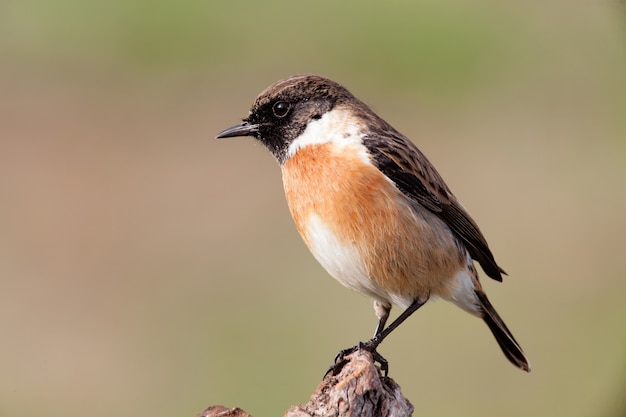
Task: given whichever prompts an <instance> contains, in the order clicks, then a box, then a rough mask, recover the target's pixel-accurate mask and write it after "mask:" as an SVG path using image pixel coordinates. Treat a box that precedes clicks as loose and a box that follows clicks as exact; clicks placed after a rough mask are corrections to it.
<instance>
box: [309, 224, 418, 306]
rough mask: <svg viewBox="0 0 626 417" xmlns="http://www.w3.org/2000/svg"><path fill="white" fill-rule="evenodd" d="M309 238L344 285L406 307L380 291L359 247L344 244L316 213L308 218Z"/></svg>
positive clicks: (318, 255)
mask: <svg viewBox="0 0 626 417" xmlns="http://www.w3.org/2000/svg"><path fill="white" fill-rule="evenodd" d="M307 235H308V245H309V249H310V250H311V253H313V256H314V257H315V259H316V260H317V261H318V262H319V263H320V264H321V265H322V266H323V267H324V269H325V270H326V271H327V272H328V273H329V274H330V275H331V276H332V277H333V278H335V279H336V280H337V281H339V282H340V283H341V284H343V285H344V286H346V287H348V288H350V289H353V290H355V291H357V292H360V293H361V294H364V295H367V296H369V297H372V298H374V299H377V300H380V301H384V302H388V303H394V302H395V303H396V304H399V305H403V304H406V302H405V301H404V300H402V301H401V300H398V299H397V297H394V296H393V295H391V294H389V293H387V292H386V291H384V290H383V289H382V288H380V287H379V286H378V285H377V284H376V283H375V282H374V281H373V280H372V279H371V278H370V277H369V274H368V271H367V267H366V266H365V262H363V260H362V259H361V256H360V254H359V252H358V250H357V248H356V246H355V245H350V244H345V243H342V242H340V241H339V240H338V239H337V238H336V236H335V235H334V234H333V232H332V231H331V230H330V228H328V227H327V226H326V225H325V224H324V223H323V222H322V220H321V219H320V218H319V217H318V216H316V215H315V214H312V215H311V216H310V217H309V219H308V224H307ZM409 303H410V302H409Z"/></svg>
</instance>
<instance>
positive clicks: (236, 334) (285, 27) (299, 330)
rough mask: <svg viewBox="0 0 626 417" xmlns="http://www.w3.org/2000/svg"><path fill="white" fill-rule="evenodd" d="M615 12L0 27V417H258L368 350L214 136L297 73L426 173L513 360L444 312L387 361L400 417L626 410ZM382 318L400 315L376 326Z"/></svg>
mask: <svg viewBox="0 0 626 417" xmlns="http://www.w3.org/2000/svg"><path fill="white" fill-rule="evenodd" d="M625 18H626V10H625V8H624V4H623V3H620V2H615V1H609V0H607V1H584V0H579V1H571V2H565V1H554V2H542V1H534V2H532V1H531V2H495V1H493V2H491V1H485V0H478V1H475V2H464V1H460V0H441V1H434V0H426V1H418V2H403V1H393V2H387V3H385V4H382V3H379V2H374V1H366V2H359V3H358V4H357V3H354V2H348V3H334V2H316V3H314V4H313V3H299V2H287V1H272V2H252V1H241V2H230V3H228V4H227V2H203V1H192V0H188V1H182V2H176V3H175V2H167V1H164V0H157V1H152V2H148V1H141V0H134V1H131V2H122V1H121V0H114V1H111V2H106V3H103V2H99V3H95V2H93V3H92V2H79V1H76V0H60V1H55V2H47V1H43V0H32V1H19V2H18V1H15V0H5V1H4V2H2V3H1V4H0V335H1V339H0V416H35V415H42V414H45V415H47V416H49V417H73V416H83V415H86V414H88V415H91V416H95V417H99V416H102V417H104V416H112V415H120V416H121V415H150V416H173V415H176V416H194V415H196V414H197V413H198V412H200V411H201V410H202V409H203V408H204V407H206V406H208V405H210V404H217V403H221V404H224V405H227V406H240V407H242V408H244V409H245V410H247V411H249V412H250V413H252V414H253V415H256V416H264V415H266V416H269V415H282V413H283V412H284V410H286V409H287V408H288V407H289V406H290V405H291V404H296V403H301V402H305V401H306V400H307V398H308V396H309V394H310V393H311V392H312V391H313V389H314V388H315V387H316V385H317V383H318V382H319V380H320V379H321V376H322V374H323V372H324V370H325V369H326V367H327V366H328V365H329V364H330V362H331V360H332V358H333V357H334V355H335V353H336V352H337V351H338V350H339V349H341V348H345V347H348V346H350V345H353V344H354V343H356V342H357V341H358V340H363V339H366V338H368V337H369V336H370V334H371V332H372V331H373V329H374V325H375V317H374V314H373V311H372V309H371V301H370V300H368V299H366V298H364V297H362V296H359V295H358V294H355V293H352V292H350V291H348V290H346V289H344V288H343V287H341V286H340V285H339V284H337V283H336V282H334V281H333V280H332V279H331V278H330V277H329V276H327V275H326V273H325V272H324V271H323V270H322V269H321V267H319V266H318V265H317V264H316V262H315V261H314V259H313V258H312V256H310V255H309V253H308V252H307V250H306V248H305V247H304V245H303V244H302V243H301V242H300V238H299V237H298V236H297V233H296V231H295V228H294V227H293V225H292V224H291V219H290V217H289V214H288V211H287V209H286V205H285V202H284V197H283V195H282V185H281V183H280V173H279V169H278V166H277V164H276V163H275V162H274V161H273V159H272V157H271V156H270V155H269V154H268V153H267V152H266V151H265V150H264V149H262V147H261V146H259V145H258V144H256V143H254V142H253V141H252V140H246V139H232V140H223V141H217V140H214V139H213V138H214V136H215V134H216V133H217V132H219V131H220V130H221V129H223V128H226V127H229V126H231V125H232V124H234V123H237V122H238V121H239V120H240V119H241V118H242V117H244V116H245V115H246V113H247V111H248V107H249V105H250V104H251V103H252V100H253V99H254V98H255V96H256V95H257V94H258V92H260V91H261V90H262V89H263V88H265V87H266V86H267V85H268V84H270V83H271V82H273V81H275V80H277V79H280V78H284V77H286V76H288V75H291V74H295V73H303V72H314V73H320V74H323V75H326V76H329V77H331V78H333V79H335V80H337V81H339V82H341V83H343V84H344V85H346V86H347V87H348V88H350V89H351V90H352V91H353V92H354V93H355V94H356V95H357V96H358V97H360V98H361V99H363V100H365V101H366V102H368V103H369V104H371V105H372V106H373V107H374V108H375V109H376V110H377V111H378V112H379V113H380V114H381V115H382V116H383V117H384V118H385V119H387V120H388V121H389V122H391V123H392V124H393V125H394V126H396V127H397V128H398V129H399V130H400V131H402V132H403V133H405V134H407V135H408V136H409V137H410V138H412V139H413V140H414V141H415V142H416V143H417V144H418V146H420V148H421V149H422V150H423V151H424V152H425V153H426V154H427V155H428V156H429V158H430V159H431V160H432V162H433V163H434V164H435V165H436V166H437V167H438V169H439V171H440V172H441V174H442V175H443V176H444V178H445V179H446V181H447V182H448V184H449V185H450V187H451V188H452V189H453V191H454V192H455V194H456V195H457V196H458V197H459V198H460V199H461V200H462V201H463V203H464V204H465V206H466V207H467V208H468V209H469V210H470V212H471V213H472V215H473V217H474V218H475V219H476V220H477V221H478V223H479V224H480V226H481V228H482V230H483V231H484V233H485V234H486V236H487V238H488V239H489V242H490V245H491V247H492V248H493V250H494V253H495V255H496V258H497V259H498V262H499V263H500V264H502V265H503V266H504V268H505V269H506V270H507V271H508V272H509V275H510V276H509V277H508V278H507V279H506V280H505V282H504V283H503V284H498V283H496V282H493V281H491V280H488V279H483V282H484V284H485V286H486V288H487V291H488V293H489V294H490V297H491V299H492V301H493V303H494V304H495V306H496V307H497V308H498V311H499V312H500V313H501V314H502V316H503V317H504V318H505V320H506V321H507V323H508V324H509V326H510V328H511V329H512V330H513V333H514V334H515V335H516V337H517V338H518V340H519V341H520V342H521V344H522V346H523V347H524V349H525V351H526V353H527V354H528V355H529V357H530V359H531V363H532V365H533V372H532V373H530V374H528V375H527V374H524V373H522V372H520V371H518V370H516V369H515V368H513V367H512V366H510V365H509V364H508V363H507V361H506V359H505V358H504V357H503V356H502V354H501V353H500V351H499V349H498V346H497V344H496V343H495V341H494V340H493V339H492V336H491V335H490V334H489V331H488V329H487V327H486V326H484V325H483V324H482V323H481V322H479V320H476V319H474V318H472V317H469V316H468V315H466V314H464V313H463V312H462V311H460V310H458V309H456V308H455V307H453V306H451V305H448V304H445V303H444V302H435V303H430V304H429V305H428V306H426V307H425V308H424V309H423V310H420V312H418V313H417V314H416V315H415V316H413V317H412V318H411V319H410V320H409V321H408V322H407V323H406V324H404V325H403V326H402V327H401V328H400V329H399V330H398V331H397V332H395V333H394V334H393V336H391V337H390V338H389V339H388V340H387V341H386V342H385V343H384V345H383V346H382V348H381V353H383V354H384V355H385V356H386V357H387V358H388V359H389V360H390V366H391V369H390V372H391V376H392V377H393V378H394V379H395V380H396V381H397V382H398V383H399V384H400V385H401V386H402V388H403V391H404V393H405V395H406V396H407V397H408V398H409V399H410V400H411V401H412V402H413V404H414V405H415V408H416V411H415V415H416V416H459V415H464V416H482V417H486V416H502V415H506V416H511V417H513V416H529V415H533V416H551V417H556V416H567V417H575V416H590V415H593V416H618V415H626V402H625V400H624V398H625V397H624V392H625V390H626V303H624V296H626V279H625V278H626V276H625V275H626V274H625V272H624V267H623V264H622V261H623V260H624V253H625V252H624V251H625V247H626V245H625V243H624V236H625V234H626V217H625V214H626V192H625V191H626V189H625V185H624V182H625V180H626V83H625V80H626V75H625V74H626V54H625V49H624V35H625V27H624V19H625ZM394 312H395V314H397V313H398V311H397V309H396V310H394Z"/></svg>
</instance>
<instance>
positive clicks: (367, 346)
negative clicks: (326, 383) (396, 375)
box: [324, 337, 389, 378]
mask: <svg viewBox="0 0 626 417" xmlns="http://www.w3.org/2000/svg"><path fill="white" fill-rule="evenodd" d="M379 343H380V342H379V341H378V340H377V339H376V338H375V337H374V338H373V339H370V340H368V341H367V342H359V344H358V345H356V346H353V347H351V348H348V349H343V350H340V351H339V353H337V356H335V362H334V364H333V365H331V367H330V368H328V370H327V371H326V373H325V374H324V378H326V376H327V375H328V374H332V375H333V376H336V375H338V374H339V372H341V370H342V369H343V367H344V366H345V365H346V364H347V363H348V359H346V356H348V355H350V354H352V353H354V352H356V351H358V350H365V351H367V352H369V353H371V354H372V357H373V358H374V361H375V362H378V363H379V364H380V370H381V371H383V374H384V375H385V377H387V374H388V373H389V362H388V361H387V359H385V358H384V357H383V356H382V355H381V354H380V353H378V351H377V350H376V348H377V347H378V345H379Z"/></svg>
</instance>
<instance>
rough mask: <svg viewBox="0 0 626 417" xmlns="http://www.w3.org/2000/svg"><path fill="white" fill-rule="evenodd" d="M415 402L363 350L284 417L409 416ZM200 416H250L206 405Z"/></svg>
mask: <svg viewBox="0 0 626 417" xmlns="http://www.w3.org/2000/svg"><path fill="white" fill-rule="evenodd" d="M412 413H413V405H411V403H410V402H409V400H407V399H406V398H404V396H403V395H402V393H401V392H400V387H399V386H398V385H397V384H396V383H395V382H394V381H393V380H392V379H391V378H386V377H383V376H382V375H381V374H380V370H379V369H378V367H377V366H376V365H375V364H374V360H373V358H372V355H371V354H370V353H369V352H367V351H364V350H359V351H356V352H354V353H352V354H350V355H348V356H346V358H345V363H343V364H342V366H337V367H336V368H335V369H334V370H333V372H329V373H328V374H327V375H326V376H325V377H324V380H323V381H322V382H321V383H320V384H319V385H318V387H317V389H316V390H315V392H314V393H313V394H312V395H311V398H310V399H309V402H308V403H306V404H300V405H294V406H292V407H291V408H290V409H289V410H287V412H286V413H285V417H313V416H315V417H331V416H332V417H343V416H355V417H356V416H359V417H408V416H410V415H412ZM198 417H251V416H250V415H249V414H247V413H246V412H244V411H242V410H241V409H239V408H233V409H227V408H225V407H222V406H212V407H209V408H207V409H206V410H205V411H204V412H202V413H201V414H199V416H198Z"/></svg>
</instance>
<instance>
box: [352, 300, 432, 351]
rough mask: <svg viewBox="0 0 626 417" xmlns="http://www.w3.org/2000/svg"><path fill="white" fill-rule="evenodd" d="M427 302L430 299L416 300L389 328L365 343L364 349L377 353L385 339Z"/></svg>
mask: <svg viewBox="0 0 626 417" xmlns="http://www.w3.org/2000/svg"><path fill="white" fill-rule="evenodd" d="M426 301H428V298H426V299H424V300H420V299H419V298H416V299H415V300H413V302H412V303H411V305H410V306H409V307H408V308H407V309H406V310H404V311H403V312H402V314H400V315H399V316H398V317H397V318H396V319H395V320H394V321H393V322H391V324H390V325H389V326H387V328H385V329H384V330H382V331H380V332H379V331H378V330H377V332H376V335H374V337H372V338H371V339H370V340H368V341H367V342H365V343H363V344H362V345H363V346H362V348H363V349H365V350H368V351H370V352H372V353H373V352H374V351H376V348H377V347H378V345H380V344H381V343H382V341H383V340H385V338H386V337H387V336H389V334H390V333H391V332H393V331H394V330H395V329H396V327H398V326H399V325H401V324H402V322H404V320H406V319H407V318H409V316H410V315H411V314H413V313H415V312H416V311H417V310H418V309H419V308H420V307H421V306H423V305H424V304H426ZM387 315H389V313H387Z"/></svg>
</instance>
